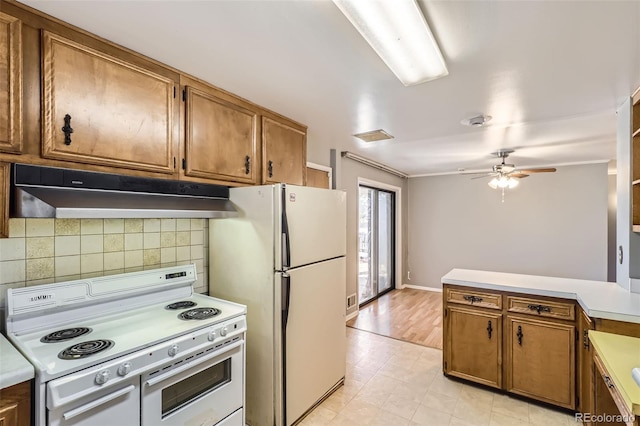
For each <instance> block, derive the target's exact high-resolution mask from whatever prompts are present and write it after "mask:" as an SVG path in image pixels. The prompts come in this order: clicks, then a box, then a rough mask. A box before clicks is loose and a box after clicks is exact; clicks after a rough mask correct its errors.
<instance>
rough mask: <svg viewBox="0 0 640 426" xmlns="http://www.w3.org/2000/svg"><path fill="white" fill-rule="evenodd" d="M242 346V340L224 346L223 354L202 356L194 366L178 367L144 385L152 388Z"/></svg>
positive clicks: (215, 353) (149, 380) (190, 364)
mask: <svg viewBox="0 0 640 426" xmlns="http://www.w3.org/2000/svg"><path fill="white" fill-rule="evenodd" d="M243 344H244V340H240V341H238V342H236V343H234V344H231V345H229V346H225V347H224V351H223V352H213V353H212V354H210V355H208V356H203V357H202V358H200V359H199V360H198V362H197V363H194V364H192V363H187V364H184V365H182V366H180V367H178V368H175V369H173V370H171V371H169V372H167V373H165V374H162V375H160V376H157V377H154V378H152V379H148V380H147V381H146V384H147V386H149V387H150V386H153V385H156V384H158V383H160V382H162V381H164V380H166V379H168V378H170V377H173V376H175V375H176V374H180V373H182V372H183V371H187V370H190V369H192V368H195V367H197V366H198V365H200V364H202V363H203V362H205V361H208V360H210V359H212V358H215V357H219V356H221V355H224V354H226V353H227V352H230V351H232V350H233V349H235V348H237V347H239V346H241V345H243Z"/></svg>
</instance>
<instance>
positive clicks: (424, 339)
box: [347, 288, 442, 349]
mask: <svg viewBox="0 0 640 426" xmlns="http://www.w3.org/2000/svg"><path fill="white" fill-rule="evenodd" d="M347 325H348V326H349V327H353V328H357V329H359V330H364V331H369V332H371V333H376V334H380V335H382V336H387V337H391V338H394V339H398V340H403V341H405V342H410V343H416V344H418V345H422V346H428V347H431V348H437V349H442V293H437V292H433V291H424V290H414V289H409V288H405V289H402V290H392V291H390V292H389V293H387V294H385V295H383V296H381V297H379V298H378V299H377V300H374V301H373V302H371V303H369V304H367V305H365V306H363V307H362V308H360V312H359V314H358V316H357V317H355V318H353V319H351V320H349V321H347Z"/></svg>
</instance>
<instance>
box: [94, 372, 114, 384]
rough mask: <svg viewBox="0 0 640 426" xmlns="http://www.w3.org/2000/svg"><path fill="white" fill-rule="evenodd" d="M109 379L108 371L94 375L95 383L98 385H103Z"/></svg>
mask: <svg viewBox="0 0 640 426" xmlns="http://www.w3.org/2000/svg"><path fill="white" fill-rule="evenodd" d="M110 378H111V373H110V372H109V370H102V371H101V372H99V373H98V374H96V383H97V384H99V385H104V384H105V383H107V382H108V381H109V379H110Z"/></svg>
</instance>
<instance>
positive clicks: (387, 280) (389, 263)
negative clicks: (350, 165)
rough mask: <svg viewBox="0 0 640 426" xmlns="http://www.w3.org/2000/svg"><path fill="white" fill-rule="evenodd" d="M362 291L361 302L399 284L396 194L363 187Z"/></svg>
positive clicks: (360, 198)
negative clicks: (396, 250)
mask: <svg viewBox="0 0 640 426" xmlns="http://www.w3.org/2000/svg"><path fill="white" fill-rule="evenodd" d="M358 202H359V216H360V217H359V218H358V222H359V223H358V225H359V233H358V234H359V241H358V247H359V255H358V259H359V262H358V292H359V301H360V305H363V304H365V303H367V302H370V301H372V300H374V299H375V298H376V297H378V296H380V295H382V294H384V293H385V292H387V291H389V290H391V289H392V288H394V287H395V282H394V280H395V256H394V253H395V194H394V193H393V192H389V191H385V190H382V189H377V188H372V187H368V186H363V185H361V186H360V188H359V200H358Z"/></svg>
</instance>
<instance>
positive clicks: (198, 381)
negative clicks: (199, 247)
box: [6, 265, 246, 426]
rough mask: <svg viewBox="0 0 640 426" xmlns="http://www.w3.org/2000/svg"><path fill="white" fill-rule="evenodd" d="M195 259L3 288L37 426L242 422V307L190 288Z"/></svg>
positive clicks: (9, 326)
mask: <svg viewBox="0 0 640 426" xmlns="http://www.w3.org/2000/svg"><path fill="white" fill-rule="evenodd" d="M196 277H197V275H196V269H195V265H186V266H176V267H170V268H162V269H155V270H147V271H140V272H132V273H127V274H119V275H111V276H105V277H98V278H90V279H82V280H76V281H68V282H60V283H55V284H47V285H40V286H35V287H25V288H19V289H9V290H8V291H7V307H6V331H7V337H8V338H9V339H10V340H11V342H12V343H13V344H14V345H15V346H16V348H18V350H20V351H21V352H22V354H23V355H24V356H25V357H26V358H27V359H28V360H29V361H30V362H31V363H32V364H33V365H34V367H35V371H36V377H35V395H34V402H35V424H36V425H51V426H53V425H91V426H102V425H105V426H106V425H109V426H110V425H121V426H125V425H127V426H128V425H145V426H147V425H154V426H156V425H172V426H173V425H183V424H189V425H202V426H206V425H224V426H228V425H244V420H245V419H244V412H243V407H244V383H245V378H244V366H245V347H244V344H245V343H244V342H245V331H246V307H245V306H243V305H239V304H236V303H231V302H228V301H224V300H220V299H216V298H213V297H208V296H205V295H201V294H197V293H194V292H193V283H194V282H195V281H196Z"/></svg>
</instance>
